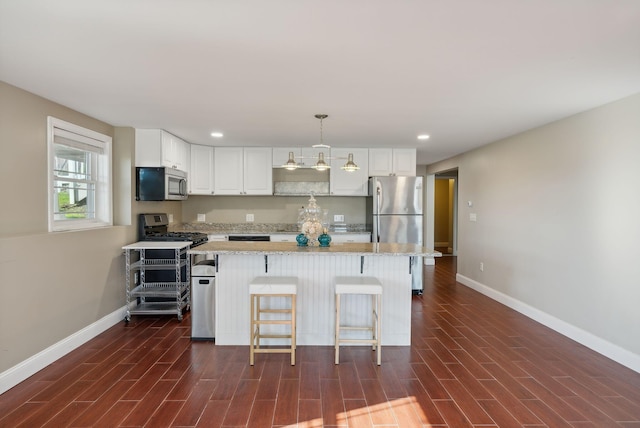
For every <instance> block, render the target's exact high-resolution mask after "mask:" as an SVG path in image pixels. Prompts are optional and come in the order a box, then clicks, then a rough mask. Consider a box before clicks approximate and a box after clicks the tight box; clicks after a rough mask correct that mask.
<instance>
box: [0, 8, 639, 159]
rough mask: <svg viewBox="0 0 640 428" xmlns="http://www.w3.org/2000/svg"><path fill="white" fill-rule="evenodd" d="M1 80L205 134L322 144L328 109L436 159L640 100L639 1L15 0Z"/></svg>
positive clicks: (86, 109) (349, 135)
mask: <svg viewBox="0 0 640 428" xmlns="http://www.w3.org/2000/svg"><path fill="white" fill-rule="evenodd" d="M0 80H3V81H5V82H7V83H10V84H12V85H15V86H18V87H20V88H24V89H26V90H28V91H30V92H33V93H36V94H38V95H41V96H43V97H45V98H48V99H51V100H53V101H56V102H58V103H61V104H63V105H65V106H68V107H71V108H73V109H75V110H78V111H80V112H82V113H85V114H87V115H89V116H92V117H95V118H97V119H100V120H103V121H105V122H108V123H110V124H112V125H115V126H133V127H140V128H163V129H166V130H168V131H170V132H172V133H174V134H176V135H178V136H180V137H182V138H184V139H185V140H187V141H189V142H190V143H197V144H213V145H229V146H230V145H242V146H307V145H311V144H314V143H317V142H318V140H319V134H320V132H319V121H318V120H317V119H315V118H314V114H316V113H326V114H328V115H329V117H328V118H327V119H326V120H325V121H324V141H325V143H327V144H331V145H332V146H334V147H376V146H379V147H389V146H396V147H417V148H418V163H419V164H429V163H433V162H436V161H438V160H441V159H445V158H448V157H450V156H453V155H456V154H458V153H462V152H464V151H467V150H469V149H471V148H473V147H477V146H480V145H483V144H487V143H489V142H492V141H495V140H498V139H501V138H504V137H507V136H510V135H513V134H516V133H519V132H522V131H524V130H527V129H530V128H533V127H537V126H540V125H543V124H545V123H549V122H552V121H555V120H557V119H560V118H563V117H566V116H569V115H572V114H575V113H578V112H580V111H584V110H587V109H590V108H593V107H596V106H598V105H602V104H605V103H607V102H610V101H614V100H617V99H620V98H623V97H626V96H628V95H631V94H634V93H638V92H640V1H638V0H535V1H534V0H483V1H478V0H394V1H392V0H323V1H317V0H316V1H307V0H286V1H285V0H269V1H267V0H227V1H222V0H198V1H196V0H102V1H99V0H93V1H89V0H56V1H51V0H0ZM212 131H221V132H223V133H224V135H225V136H224V138H222V139H220V140H214V139H213V138H211V137H210V133H211V132H212ZM421 133H427V134H430V135H431V138H430V139H429V140H427V141H426V142H419V141H418V140H417V139H416V136H417V135H418V134H421Z"/></svg>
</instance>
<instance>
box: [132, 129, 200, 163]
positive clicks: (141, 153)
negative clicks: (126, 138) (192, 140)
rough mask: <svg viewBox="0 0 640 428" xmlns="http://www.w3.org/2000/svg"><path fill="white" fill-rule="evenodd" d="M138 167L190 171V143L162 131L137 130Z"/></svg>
mask: <svg viewBox="0 0 640 428" xmlns="http://www.w3.org/2000/svg"><path fill="white" fill-rule="evenodd" d="M135 146H136V166H166V167H169V168H175V169H179V170H182V171H188V169H189V158H190V150H189V143H187V142H186V141H184V140H182V139H180V138H178V137H176V136H175V135H172V134H170V133H168V132H167V131H164V130H162V129H136V144H135Z"/></svg>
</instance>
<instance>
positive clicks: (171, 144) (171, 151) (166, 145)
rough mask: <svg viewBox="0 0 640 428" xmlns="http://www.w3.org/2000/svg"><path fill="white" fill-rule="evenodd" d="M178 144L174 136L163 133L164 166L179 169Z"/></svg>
mask: <svg viewBox="0 0 640 428" xmlns="http://www.w3.org/2000/svg"><path fill="white" fill-rule="evenodd" d="M176 163H177V162H176V143H175V141H174V137H173V135H171V134H169V133H168V132H165V131H162V165H163V166H167V167H169V168H178V166H177V165H176Z"/></svg>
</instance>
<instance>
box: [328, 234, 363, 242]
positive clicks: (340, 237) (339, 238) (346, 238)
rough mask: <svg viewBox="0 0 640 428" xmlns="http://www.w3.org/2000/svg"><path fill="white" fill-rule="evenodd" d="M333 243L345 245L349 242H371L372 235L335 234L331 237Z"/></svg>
mask: <svg viewBox="0 0 640 428" xmlns="http://www.w3.org/2000/svg"><path fill="white" fill-rule="evenodd" d="M331 242H334V243H336V244H343V243H348V242H358V243H361V242H371V234H370V233H345V234H340V233H334V234H333V235H331Z"/></svg>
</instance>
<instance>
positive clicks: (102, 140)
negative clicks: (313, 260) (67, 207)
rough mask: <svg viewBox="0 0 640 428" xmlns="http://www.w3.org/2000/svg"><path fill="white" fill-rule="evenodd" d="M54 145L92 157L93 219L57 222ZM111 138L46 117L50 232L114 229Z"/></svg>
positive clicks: (69, 219)
mask: <svg viewBox="0 0 640 428" xmlns="http://www.w3.org/2000/svg"><path fill="white" fill-rule="evenodd" d="M57 145H61V146H67V147H73V148H75V149H79V150H85V149H86V150H85V151H86V152H87V153H92V156H93V157H94V160H95V162H93V163H94V170H93V171H92V175H91V177H90V179H87V181H91V183H92V184H93V185H94V186H95V187H94V190H93V191H92V192H90V193H91V195H89V196H91V197H92V198H90V197H89V196H88V197H87V199H88V200H89V199H91V200H92V202H93V205H94V208H95V217H94V218H68V219H64V220H61V219H56V208H57V206H56V205H57V197H56V191H55V183H56V178H57V176H56V171H55V168H56V163H55V159H56V157H55V148H56V146H57ZM111 146H112V138H111V137H109V136H108V135H104V134H101V133H99V132H95V131H92V130H90V129H86V128H83V127H81V126H78V125H74V124H73V123H69V122H65V121H64V120H60V119H57V118H55V117H51V116H49V117H48V118H47V159H48V165H49V167H48V177H49V179H48V192H47V193H48V195H49V198H48V211H49V216H48V217H49V232H61V231H69V230H85V229H95V228H100V227H108V226H112V225H113V208H112V206H113V202H112V200H113V196H112V192H113V190H112V189H113V187H112V185H111V182H112V172H111V164H112V155H111V153H112V147H111Z"/></svg>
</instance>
